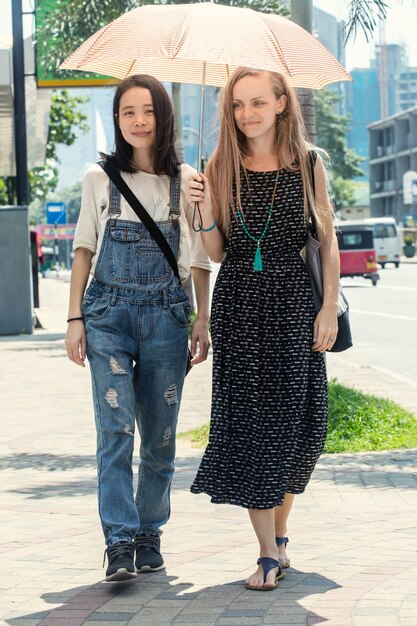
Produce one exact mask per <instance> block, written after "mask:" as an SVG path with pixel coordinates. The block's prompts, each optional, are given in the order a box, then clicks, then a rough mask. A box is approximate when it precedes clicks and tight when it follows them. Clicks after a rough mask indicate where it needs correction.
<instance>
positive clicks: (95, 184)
mask: <svg viewBox="0 0 417 626" xmlns="http://www.w3.org/2000/svg"><path fill="white" fill-rule="evenodd" d="M194 173H195V170H194V169H193V168H192V167H191V166H190V165H187V164H182V165H181V199H180V211H181V214H180V217H179V223H180V241H179V253H178V258H177V263H178V270H179V274H180V278H181V281H184V280H186V279H187V278H188V276H189V274H190V267H201V268H203V269H206V270H211V264H210V260H209V257H208V256H207V253H206V251H205V250H204V247H203V242H202V240H201V237H200V233H196V232H195V231H194V230H193V228H192V219H193V210H194V207H192V206H191V205H190V204H189V203H188V200H187V192H188V183H189V180H190V178H191V176H193V174H194ZM121 175H122V178H123V179H124V180H125V182H126V183H127V184H128V185H129V187H130V189H131V190H132V191H133V193H134V194H135V195H136V196H137V197H138V198H139V200H140V201H141V203H142V204H143V206H144V207H145V209H146V210H147V211H148V213H149V214H150V215H151V217H152V218H153V219H154V220H155V222H162V221H166V220H168V217H169V206H168V203H169V188H170V179H169V176H165V175H164V176H157V175H156V174H147V173H146V172H136V173H135V174H128V173H127V172H121ZM109 204H110V179H109V177H108V176H107V174H106V173H105V172H104V170H103V169H102V168H101V167H100V165H98V164H97V163H94V164H93V165H90V166H89V168H88V169H87V171H86V173H85V176H84V181H83V190H82V199H81V210H80V216H79V218H78V222H77V228H76V230H75V237H74V244H73V250H76V249H77V248H87V249H88V250H91V252H93V253H94V256H93V258H92V261H91V274H93V275H94V270H95V266H96V263H97V259H98V256H99V253H100V247H101V243H102V241H103V235H104V229H105V227H106V223H107V220H108V218H109ZM120 210H121V214H120V216H119V218H118V219H122V220H130V221H132V222H139V221H140V220H139V218H138V217H137V215H136V213H135V212H134V210H133V209H132V208H131V207H130V205H129V204H128V203H127V202H126V200H125V199H124V197H123V196H121V198H120Z"/></svg>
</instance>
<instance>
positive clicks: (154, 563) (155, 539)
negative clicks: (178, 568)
mask: <svg viewBox="0 0 417 626" xmlns="http://www.w3.org/2000/svg"><path fill="white" fill-rule="evenodd" d="M135 550H136V559H135V565H136V569H137V570H138V572H157V571H158V570H160V569H164V567H165V565H164V559H163V558H162V555H161V538H160V536H159V534H158V533H157V532H152V531H151V532H147V533H143V534H140V535H137V536H136V537H135Z"/></svg>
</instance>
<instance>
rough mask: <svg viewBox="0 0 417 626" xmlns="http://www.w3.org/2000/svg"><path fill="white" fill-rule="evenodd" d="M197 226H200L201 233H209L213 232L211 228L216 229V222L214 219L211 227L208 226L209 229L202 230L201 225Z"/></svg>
mask: <svg viewBox="0 0 417 626" xmlns="http://www.w3.org/2000/svg"><path fill="white" fill-rule="evenodd" d="M199 226H200V230H201V231H202V232H203V233H209V232H210V231H211V230H213V228H216V226H217V222H216V219H214V222H213V225H212V226H210V227H209V228H203V225H202V224H199Z"/></svg>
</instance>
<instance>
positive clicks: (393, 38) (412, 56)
mask: <svg viewBox="0 0 417 626" xmlns="http://www.w3.org/2000/svg"><path fill="white" fill-rule="evenodd" d="M386 3H387V4H388V6H389V7H390V8H389V9H388V11H387V19H386V22H385V40H386V43H398V44H403V45H404V46H405V48H406V51H407V54H408V64H409V65H413V66H417V0H386ZM347 4H348V3H347V1H346V0H314V6H316V7H318V8H319V9H322V10H323V11H327V13H331V14H332V15H335V16H336V17H337V19H339V20H343V19H344V20H346V18H347V11H346V6H347ZM373 42H375V43H379V30H378V29H377V30H376V31H375V32H374V36H373ZM373 42H372V43H370V44H368V43H367V42H366V39H365V37H364V36H363V35H358V36H357V37H356V40H350V41H349V42H348V44H347V46H346V67H347V69H348V70H351V69H353V68H354V67H369V61H370V58H371V57H374V56H375V54H374V48H375V46H374V43H373Z"/></svg>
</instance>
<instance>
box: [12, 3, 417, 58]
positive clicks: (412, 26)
mask: <svg viewBox="0 0 417 626" xmlns="http://www.w3.org/2000/svg"><path fill="white" fill-rule="evenodd" d="M313 1H314V5H315V6H317V7H318V8H319V9H322V10H323V11H327V12H328V13H331V14H332V15H335V16H336V17H337V18H338V19H339V20H341V19H343V18H345V19H346V15H347V14H346V6H347V0H313ZM386 2H387V4H388V5H389V7H390V8H389V9H388V17H387V20H386V23H385V32H386V42H387V43H401V44H404V45H405V46H406V50H407V52H408V63H409V65H414V66H417V0H386ZM31 5H33V0H23V7H24V9H26V10H30V7H31ZM31 20H32V18H31V17H26V18H25V21H24V24H25V34H29V32H30V28H31ZM11 32H12V20H11V0H0V36H2V35H11ZM373 40H374V41H375V42H378V40H379V32H378V30H377V31H375V33H374V37H373ZM373 56H374V44H373V43H371V44H368V43H367V42H366V39H365V37H364V36H363V35H358V37H357V38H356V40H355V41H353V40H351V41H349V42H348V44H347V48H346V66H347V69H348V70H349V69H352V68H354V67H368V66H369V62H370V58H371V57H373Z"/></svg>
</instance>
